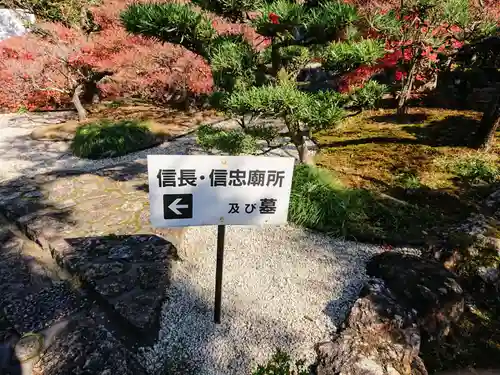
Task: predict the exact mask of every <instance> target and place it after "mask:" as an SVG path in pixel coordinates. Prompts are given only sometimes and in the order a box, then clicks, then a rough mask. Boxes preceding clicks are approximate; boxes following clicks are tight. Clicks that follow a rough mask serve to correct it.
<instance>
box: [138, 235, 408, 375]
mask: <svg viewBox="0 0 500 375" xmlns="http://www.w3.org/2000/svg"><path fill="white" fill-rule="evenodd" d="M186 241H187V242H186V251H187V253H188V255H187V256H186V259H185V260H184V261H183V262H181V263H180V265H178V268H176V269H175V272H174V274H173V280H172V285H171V286H170V287H169V291H168V295H167V299H168V302H167V303H166V304H165V305H164V307H163V312H162V328H161V332H160V338H159V341H158V343H157V344H156V345H155V346H154V347H152V348H145V349H143V354H144V357H145V360H144V362H145V363H146V364H147V365H148V366H149V370H150V371H151V373H152V374H164V373H168V374H203V375H205V374H206V375H212V374H213V375H215V374H228V375H230V374H235V375H236V374H240V375H241V374H251V371H252V369H254V368H255V366H256V364H259V363H265V362H266V361H267V360H268V358H269V356H270V355H272V353H273V352H274V350H275V349H276V348H277V347H280V348H283V349H284V350H286V351H288V352H289V353H290V354H292V355H293V357H295V358H296V359H299V358H304V359H306V360H307V361H308V362H309V363H310V362H312V361H313V360H314V357H315V353H314V349H313V346H314V344H316V343H318V342H320V341H322V340H326V339H328V338H329V334H330V333H331V332H333V331H334V330H335V327H336V326H337V325H339V324H340V323H341V321H342V319H343V317H344V316H345V314H346V313H347V311H348V310H349V308H350V306H351V304H352V302H353V301H354V299H355V298H356V296H357V294H358V292H359V289H360V287H361V285H362V284H363V282H364V281H365V280H366V275H365V274H364V266H365V263H366V261H367V260H368V259H369V258H370V256H372V255H373V254H376V253H378V252H380V251H382V249H381V248H380V247H377V246H371V245H365V244H360V243H355V242H344V241H341V240H338V239H333V238H331V237H329V236H326V235H322V234H318V233H313V232H310V231H306V230H303V229H300V228H296V227H293V226H280V227H263V228H258V227H242V226H231V227H228V229H227V231H226V251H225V259H224V262H225V264H224V277H223V303H222V324H221V325H220V326H217V325H215V324H213V322H212V321H213V299H214V284H215V281H214V279H215V253H216V250H215V246H216V229H215V228H214V227H199V228H192V229H189V231H188V234H187V236H186ZM400 250H401V251H405V252H415V250H410V249H400ZM167 358H170V359H175V361H174V362H172V363H170V365H169V367H168V368H167V369H162V368H161V367H160V366H159V364H160V363H161V362H162V359H167ZM165 370H166V372H165Z"/></svg>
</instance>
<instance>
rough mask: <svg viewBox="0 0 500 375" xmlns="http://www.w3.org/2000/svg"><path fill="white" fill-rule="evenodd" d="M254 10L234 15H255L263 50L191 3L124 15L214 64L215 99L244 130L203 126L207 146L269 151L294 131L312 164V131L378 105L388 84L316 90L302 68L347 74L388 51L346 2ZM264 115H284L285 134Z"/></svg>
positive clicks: (147, 32)
mask: <svg viewBox="0 0 500 375" xmlns="http://www.w3.org/2000/svg"><path fill="white" fill-rule="evenodd" d="M210 4H211V5H210V6H209V7H208V8H209V9H210V10H218V11H220V13H221V14H222V15H224V14H226V13H227V11H228V9H229V10H230V8H228V5H227V4H226V2H225V1H224V0H221V1H213V2H210ZM200 5H201V6H208V5H209V4H205V3H203V2H200ZM246 6H248V4H246ZM245 10H247V9H246V8H245ZM252 11H253V17H250V16H249V14H246V15H243V14H235V15H233V16H232V18H234V19H238V20H240V21H241V20H244V19H245V18H248V19H250V20H249V21H248V22H250V23H251V24H252V26H253V27H254V28H255V30H256V32H257V33H258V34H260V35H261V36H262V38H263V39H264V40H268V41H269V42H268V43H267V45H266V46H265V47H264V48H263V49H261V50H258V49H256V48H254V46H253V45H252V44H251V43H250V42H249V41H248V40H247V39H246V38H245V37H244V35H242V34H240V33H235V34H232V35H228V34H224V33H218V32H217V30H216V29H215V28H214V22H211V20H210V19H209V18H208V16H207V15H206V14H205V13H203V12H200V11H199V10H198V9H195V8H194V7H193V6H192V5H190V4H177V3H175V4H174V3H171V4H170V3H168V4H158V3H153V4H134V5H131V6H130V7H128V8H127V10H126V11H125V12H123V13H122V15H121V19H122V22H123V24H124V26H125V27H126V29H127V30H128V31H130V32H132V33H136V34H140V35H142V36H145V37H149V38H153V39H156V40H160V41H163V42H171V43H176V44H181V45H182V46H184V47H186V48H187V49H189V50H191V51H193V52H194V53H196V54H198V55H200V56H202V57H203V58H204V59H205V60H206V61H207V62H208V64H209V65H210V68H211V71H212V77H213V79H214V86H215V90H216V92H215V93H214V94H213V96H212V99H213V100H212V104H214V105H216V106H217V107H219V108H220V109H222V110H223V111H225V112H226V113H228V114H230V115H232V116H234V117H236V118H237V119H238V123H239V125H240V128H239V129H237V130H231V131H226V130H220V131H219V130H211V131H210V130H208V129H205V128H204V129H202V130H201V132H200V134H199V137H198V139H199V141H200V142H201V143H202V145H203V146H204V147H206V148H209V147H216V148H219V149H222V150H223V151H226V152H232V153H242V152H248V151H249V150H250V149H253V150H255V149H257V147H256V145H257V143H258V140H260V141H264V143H265V144H267V149H268V150H270V149H273V148H277V147H280V146H281V145H282V139H283V137H282V136H287V137H288V139H290V141H291V143H293V145H294V146H295V147H296V148H297V151H298V153H299V156H300V159H301V161H302V162H310V161H311V160H310V157H309V153H308V150H307V145H306V143H305V137H304V135H305V134H306V132H311V131H313V130H318V129H322V128H326V127H330V126H334V125H335V124H337V123H338V122H339V121H340V120H341V119H342V118H343V117H344V116H345V112H346V110H347V109H351V108H354V107H358V108H360V107H365V106H370V107H371V106H373V105H375V103H376V102H377V100H378V99H379V98H380V97H381V96H382V95H383V93H384V91H385V88H384V87H383V86H381V85H378V84H376V83H375V82H372V83H371V84H370V85H368V86H366V88H360V89H359V90H355V91H354V92H351V93H348V94H347V93H346V94H340V93H338V92H337V91H335V90H333V89H330V90H323V91H318V90H311V89H310V87H309V89H307V87H305V86H307V82H306V84H305V85H301V84H299V82H298V80H297V76H298V73H299V72H300V71H301V70H302V69H304V68H306V67H307V65H308V64H309V63H311V62H312V60H318V59H319V60H321V61H323V65H324V66H325V67H328V68H329V69H330V70H331V73H330V74H331V75H333V76H334V77H340V76H341V75H342V74H344V73H345V72H347V71H351V70H354V69H356V68H357V67H359V66H360V65H366V64H371V63H373V62H375V61H376V59H378V58H381V57H382V56H384V45H383V43H379V42H377V41H373V40H370V39H366V38H365V37H363V36H362V35H361V33H360V32H359V30H358V28H359V21H360V16H359V15H358V13H357V10H356V8H354V7H353V6H350V5H348V4H345V3H344V2H342V1H340V0H338V1H325V2H318V3H317V4H312V3H297V2H292V1H287V0H278V1H272V2H259V1H257V2H254V3H253V9H252ZM323 47H325V48H324V49H323ZM259 118H267V119H269V118H279V119H280V120H281V121H282V123H283V124H284V125H285V129H284V132H283V131H282V132H281V133H280V132H279V131H278V130H280V129H278V128H276V127H274V126H273V125H264V124H263V123H262V122H259V121H255V120H257V119H259ZM279 136H281V137H279ZM230 140H231V141H230ZM236 145H241V147H240V148H239V149H238V148H237V147H236Z"/></svg>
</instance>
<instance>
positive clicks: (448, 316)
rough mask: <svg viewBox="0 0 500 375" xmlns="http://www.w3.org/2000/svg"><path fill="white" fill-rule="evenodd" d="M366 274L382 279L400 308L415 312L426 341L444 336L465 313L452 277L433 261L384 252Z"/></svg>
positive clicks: (367, 269) (458, 289)
mask: <svg viewBox="0 0 500 375" xmlns="http://www.w3.org/2000/svg"><path fill="white" fill-rule="evenodd" d="M366 271H367V273H368V275H370V276H372V277H377V278H380V279H382V280H384V283H385V285H386V286H387V288H389V289H390V290H391V291H392V292H393V293H394V295H395V297H396V299H397V301H398V303H399V304H400V305H401V307H402V308H403V309H405V310H415V311H416V313H417V315H416V318H417V323H418V325H419V327H420V328H421V329H423V330H424V331H425V332H426V334H427V337H428V338H429V339H441V338H443V337H444V336H446V335H447V334H448V332H449V330H450V328H451V325H452V324H453V323H455V322H457V321H458V319H459V318H460V316H461V315H462V313H463V311H464V307H465V302H464V293H463V290H462V288H461V287H460V285H459V284H458V283H457V281H456V279H455V275H454V274H453V273H452V272H450V271H448V270H447V269H446V268H444V267H443V266H442V265H441V264H439V263H438V262H436V261H433V260H429V259H422V258H420V257H417V256H414V255H404V254H399V253H394V252H385V253H382V254H379V255H377V256H375V257H374V258H373V259H372V260H371V261H370V262H369V263H368V265H367V267H366Z"/></svg>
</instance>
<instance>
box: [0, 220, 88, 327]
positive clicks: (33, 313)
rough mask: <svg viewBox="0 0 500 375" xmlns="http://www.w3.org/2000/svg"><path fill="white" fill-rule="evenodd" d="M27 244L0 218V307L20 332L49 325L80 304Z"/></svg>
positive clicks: (72, 312) (77, 296)
mask: <svg viewBox="0 0 500 375" xmlns="http://www.w3.org/2000/svg"><path fill="white" fill-rule="evenodd" d="M29 247H30V243H29V241H27V240H26V239H24V238H22V237H21V236H19V235H18V234H17V233H15V230H13V229H12V228H10V227H9V225H8V224H7V223H6V222H5V221H3V222H2V220H1V219H0V251H1V262H0V309H1V310H2V312H3V314H4V316H5V318H6V319H7V320H8V321H10V322H11V323H12V325H13V326H14V328H15V329H16V330H17V331H18V332H19V333H20V334H21V335H22V334H25V333H28V332H34V331H40V330H42V329H44V328H47V327H49V326H51V325H53V324H54V323H56V322H57V321H59V320H61V319H64V318H66V317H68V316H70V315H72V314H74V313H75V312H77V311H79V310H80V309H81V308H82V303H83V302H82V301H81V298H80V296H79V295H78V294H77V293H75V291H73V290H72V287H71V284H70V283H69V281H67V280H63V279H60V278H59V277H58V276H56V275H55V274H54V272H53V271H52V270H50V269H49V268H47V267H45V266H44V265H43V263H42V262H41V261H40V259H37V257H35V256H33V253H34V252H33V250H32V249H29ZM42 258H43V257H42Z"/></svg>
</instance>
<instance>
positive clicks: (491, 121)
mask: <svg viewBox="0 0 500 375" xmlns="http://www.w3.org/2000/svg"><path fill="white" fill-rule="evenodd" d="M499 127H500V94H497V95H496V97H495V98H494V99H493V100H492V101H491V102H490V104H489V105H488V108H486V111H484V114H483V118H482V119H481V124H480V125H479V128H478V130H477V132H476V137H475V138H476V145H477V148H479V149H481V150H483V151H489V150H490V149H491V146H493V141H494V139H495V133H496V132H497V130H498V129H499Z"/></svg>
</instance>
